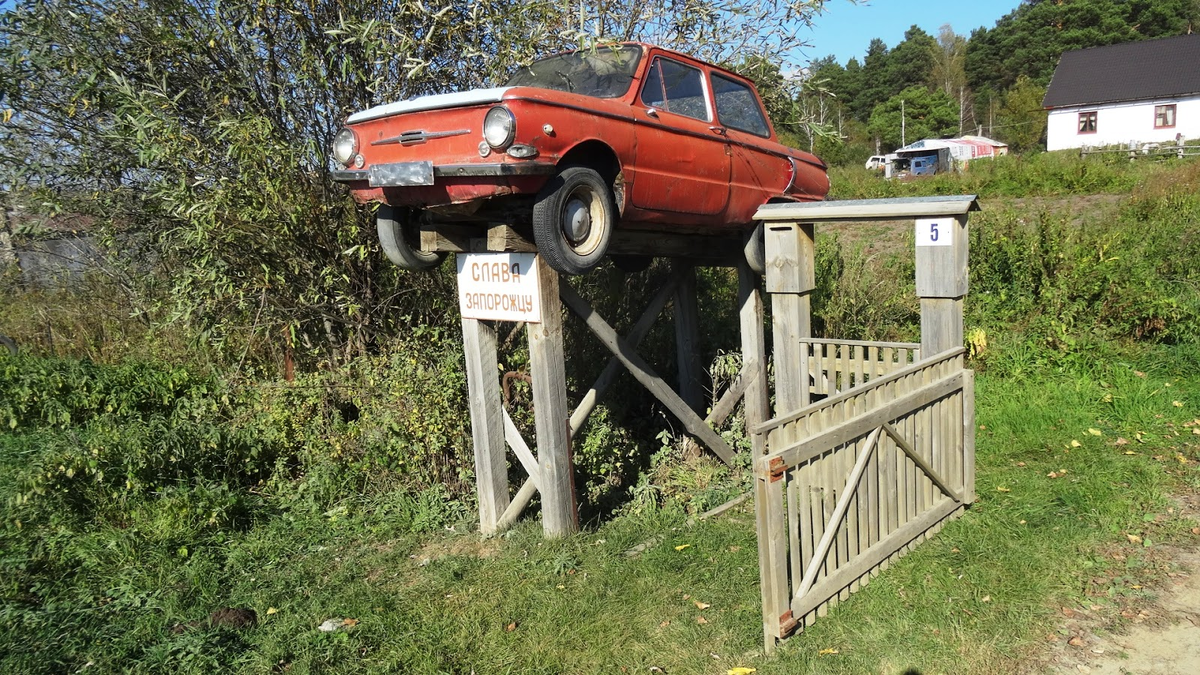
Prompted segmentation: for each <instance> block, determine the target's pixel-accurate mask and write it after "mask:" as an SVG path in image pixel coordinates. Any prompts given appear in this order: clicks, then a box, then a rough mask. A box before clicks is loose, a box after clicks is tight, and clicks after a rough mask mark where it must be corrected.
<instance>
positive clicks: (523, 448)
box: [503, 410, 542, 487]
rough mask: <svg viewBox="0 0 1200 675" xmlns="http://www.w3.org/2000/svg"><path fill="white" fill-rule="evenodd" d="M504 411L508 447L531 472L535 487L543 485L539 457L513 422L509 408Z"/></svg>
mask: <svg viewBox="0 0 1200 675" xmlns="http://www.w3.org/2000/svg"><path fill="white" fill-rule="evenodd" d="M503 412H504V440H505V441H508V447H510V448H512V451H513V454H514V455H516V456H517V460H518V461H519V462H521V466H522V467H523V468H524V469H525V473H527V474H529V479H530V480H532V481H533V485H534V486H535V487H540V486H541V480H539V476H540V475H541V473H542V472H541V470H540V469H538V463H537V458H536V457H534V456H533V452H532V451H531V450H530V449H529V445H528V444H527V443H525V439H524V438H523V437H522V436H521V431H520V430H519V429H517V425H516V424H514V423H513V421H512V417H511V416H509V414H508V411H507V410H503Z"/></svg>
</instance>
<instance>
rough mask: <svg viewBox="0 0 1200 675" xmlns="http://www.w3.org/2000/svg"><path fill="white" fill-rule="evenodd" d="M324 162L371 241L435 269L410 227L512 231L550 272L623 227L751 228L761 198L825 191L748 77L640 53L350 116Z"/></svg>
mask: <svg viewBox="0 0 1200 675" xmlns="http://www.w3.org/2000/svg"><path fill="white" fill-rule="evenodd" d="M333 156H334V159H335V161H337V162H338V163H339V164H340V167H339V169H338V170H337V171H335V172H334V178H335V179H336V180H339V181H343V182H345V183H346V184H348V185H349V187H350V189H351V191H352V192H353V194H354V198H355V199H356V200H358V201H359V202H360V203H369V202H379V203H380V204H381V206H380V208H379V212H378V218H377V224H378V229H379V235H380V241H381V243H382V244H383V247H384V250H385V251H386V252H387V253H388V255H389V257H390V258H391V259H392V260H393V261H394V262H396V263H397V264H398V265H400V266H401V267H405V268H408V269H427V268H430V267H433V266H435V265H437V264H438V262H439V261H440V258H439V256H438V254H436V253H433V252H431V251H422V250H421V249H420V246H419V238H418V237H417V235H416V232H417V228H418V223H419V222H424V223H432V224H434V225H437V224H441V223H456V224H474V225H478V226H480V227H481V228H482V227H483V226H485V225H486V224H488V223H495V222H498V221H499V222H507V223H510V224H512V225H513V227H515V228H516V229H517V230H518V231H521V232H523V233H524V234H527V235H529V236H531V237H532V239H533V241H534V243H535V244H536V245H537V248H538V250H539V252H541V253H542V255H543V256H544V257H545V258H546V260H547V262H548V263H549V264H550V266H551V267H553V268H554V269H556V270H558V271H560V272H563V273H566V274H583V273H585V272H587V271H589V270H590V269H592V268H593V267H595V266H596V265H597V264H599V263H600V262H601V260H602V259H603V258H604V256H605V254H606V252H607V250H608V246H609V243H610V241H611V239H612V236H613V231H614V229H615V228H617V227H621V228H635V229H642V230H658V231H667V232H680V233H688V234H718V233H728V232H730V231H731V230H733V231H744V232H749V231H750V230H752V229H753V217H754V213H755V211H756V210H757V209H758V207H759V206H761V205H762V204H764V203H767V202H770V201H801V200H820V199H823V198H824V196H825V194H826V193H827V192H828V190H829V179H828V177H827V175H826V166H825V164H824V163H823V162H822V161H821V160H819V159H817V158H816V157H814V156H813V155H811V154H809V153H807V152H803V151H800V150H794V149H792V148H788V147H786V146H783V145H781V144H780V143H779V142H778V141H777V139H776V136H775V132H774V131H773V129H772V128H771V123H770V121H769V120H768V118H767V115H766V113H765V112H764V110H763V106H762V102H761V100H760V99H759V96H758V93H757V91H756V90H755V88H754V85H753V84H752V83H751V82H750V81H749V80H746V79H745V78H742V77H740V76H738V75H736V74H734V73H731V72H729V71H726V70H724V69H722V68H719V67H717V66H713V65H711V64H707V63H704V62H702V61H698V60H696V59H693V58H691V57H689V56H686V55H684V54H680V53H677V52H673V51H669V50H666V49H662V48H660V47H655V46H653V45H648V44H641V43H626V44H620V45H613V46H609V47H602V48H597V49H594V50H580V51H574V52H568V53H564V54H558V55H555V56H551V57H549V58H545V59H542V60H540V61H536V62H534V63H533V64H531V65H529V66H527V67H523V68H521V69H519V70H518V71H517V72H516V73H515V74H514V75H513V76H512V77H511V78H510V79H509V81H508V83H507V84H506V85H505V86H502V87H497V88H493V89H479V90H474V91H467V92H461V93H453V94H440V95H434V96H422V97H420V98H416V99H412V100H408V101H399V102H396V103H390V104H387V105H381V106H378V107H375V108H371V109H369V110H365V111H363V112H359V113H356V114H354V115H351V116H350V117H349V119H348V120H347V122H346V127H345V128H344V129H342V130H341V131H340V132H339V133H338V134H337V137H336V139H335V141H334V145H333Z"/></svg>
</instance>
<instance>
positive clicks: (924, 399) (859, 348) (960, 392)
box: [753, 196, 978, 651]
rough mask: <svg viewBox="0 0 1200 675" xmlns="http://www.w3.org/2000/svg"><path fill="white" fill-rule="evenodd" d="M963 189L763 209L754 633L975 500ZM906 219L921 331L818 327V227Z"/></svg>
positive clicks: (818, 610)
mask: <svg viewBox="0 0 1200 675" xmlns="http://www.w3.org/2000/svg"><path fill="white" fill-rule="evenodd" d="M976 209H978V205H977V204H976V203H975V200H974V197H972V196H965V197H935V198H921V199H890V200H859V201H849V202H822V203H813V204H778V205H768V206H765V207H763V208H761V209H759V212H758V214H757V218H758V219H759V220H761V221H763V222H764V224H765V242H766V259H767V266H766V290H767V292H768V293H769V294H770V296H771V307H772V312H771V314H772V317H771V318H772V334H773V336H774V340H773V342H774V344H773V356H774V363H775V400H776V406H777V413H776V417H775V419H771V420H768V421H766V422H764V423H763V424H761V425H757V426H755V427H753V431H754V436H755V437H756V438H758V439H760V446H759V447H761V448H762V450H761V452H760V453H758V454H756V457H755V460H754V473H755V512H756V518H757V530H758V552H759V573H760V579H761V586H762V598H763V633H764V639H765V643H766V648H767V650H768V651H770V650H771V649H773V648H774V646H775V642H776V641H777V640H779V639H781V638H784V637H787V636H788V635H790V634H791V633H793V632H795V631H796V630H798V629H801V628H803V627H804V626H808V625H811V624H812V622H813V621H815V620H816V618H817V617H819V616H823V615H824V614H825V613H826V612H827V611H828V610H829V608H830V607H831V606H833V605H834V604H836V603H837V602H839V601H841V600H844V599H846V598H847V597H849V595H850V593H852V592H854V591H856V590H858V588H859V587H860V586H862V585H864V584H866V583H868V582H869V581H870V579H871V577H872V576H873V575H875V574H878V573H879V572H880V571H881V570H883V569H884V568H886V567H887V566H888V564H889V563H890V562H891V561H892V560H894V559H895V558H897V557H898V556H901V555H904V554H905V553H906V552H908V551H909V550H910V549H911V548H912V546H913V545H915V544H916V543H918V542H920V541H921V540H923V539H924V538H925V537H927V536H930V535H931V534H933V533H934V532H936V531H937V530H938V529H939V528H940V527H941V524H942V523H943V522H944V521H945V520H946V519H947V518H949V517H952V516H954V515H956V514H957V513H959V512H960V511H961V510H962V509H963V508H964V506H965V505H967V504H969V503H970V502H971V501H973V500H974V485H975V468H974V467H975V449H974V448H975V436H974V428H975V420H974V416H975V415H974V400H975V395H974V373H973V372H972V371H970V370H967V369H966V368H965V367H964V360H965V357H966V353H965V351H964V349H963V347H962V344H963V326H962V307H963V299H964V297H965V296H966V290H967V246H968V240H969V239H968V229H967V215H968V213H969V212H970V211H973V210H976ZM904 218H913V219H914V220H915V228H916V229H915V244H916V252H915V253H916V291H917V295H918V296H919V297H920V302H921V342H920V344H915V343H885V342H861V341H853V340H840V339H832V340H831V339H815V338H813V337H812V335H811V327H810V325H809V323H810V314H811V309H810V308H811V304H810V303H811V300H810V297H811V293H812V291H813V289H814V288H815V287H816V284H815V249H814V245H815V236H814V226H815V224H817V223H822V222H836V221H850V222H857V221H863V220H900V219H904Z"/></svg>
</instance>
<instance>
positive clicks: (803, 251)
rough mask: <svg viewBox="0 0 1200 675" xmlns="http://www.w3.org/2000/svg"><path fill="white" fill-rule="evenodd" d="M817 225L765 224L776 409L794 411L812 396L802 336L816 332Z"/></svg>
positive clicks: (777, 410) (809, 335)
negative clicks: (803, 365) (803, 360)
mask: <svg viewBox="0 0 1200 675" xmlns="http://www.w3.org/2000/svg"><path fill="white" fill-rule="evenodd" d="M813 229H814V228H813V225H812V224H811V223H808V224H801V223H794V222H779V223H770V224H769V225H767V227H766V232H765V239H766V241H765V246H766V258H767V274H766V277H767V292H768V293H770V294H771V323H772V336H773V338H774V340H773V345H772V349H774V351H775V411H776V413H779V412H791V411H792V410H795V409H797V408H799V407H800V406H801V405H803V402H804V400H805V399H807V398H808V397H807V396H806V395H805V394H806V393H807V391H808V373H804V372H801V368H800V359H801V356H800V352H801V345H800V340H801V338H807V337H812V299H811V296H812V291H813V289H814V288H816V286H817V282H816V272H815V270H814V269H813V268H814V265H815V263H816V255H815V253H816V249H815V245H814V240H813Z"/></svg>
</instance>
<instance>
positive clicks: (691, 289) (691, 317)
mask: <svg viewBox="0 0 1200 675" xmlns="http://www.w3.org/2000/svg"><path fill="white" fill-rule="evenodd" d="M672 267H675V268H678V269H679V270H680V271H681V272H682V276H683V280H682V281H681V282H680V284H679V287H678V288H676V289H675V360H676V364H677V366H678V370H679V397H680V398H682V399H683V400H684V402H685V403H687V404H688V407H689V408H691V409H692V410H693V411H694V412H696V413H703V412H704V387H703V385H702V383H701V381H700V379H701V377H702V373H703V368H701V367H700V309H699V306H698V304H697V300H696V267H695V266H694V265H692V264H690V263H688V262H684V261H680V260H676V261H674V262H673V263H672Z"/></svg>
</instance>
